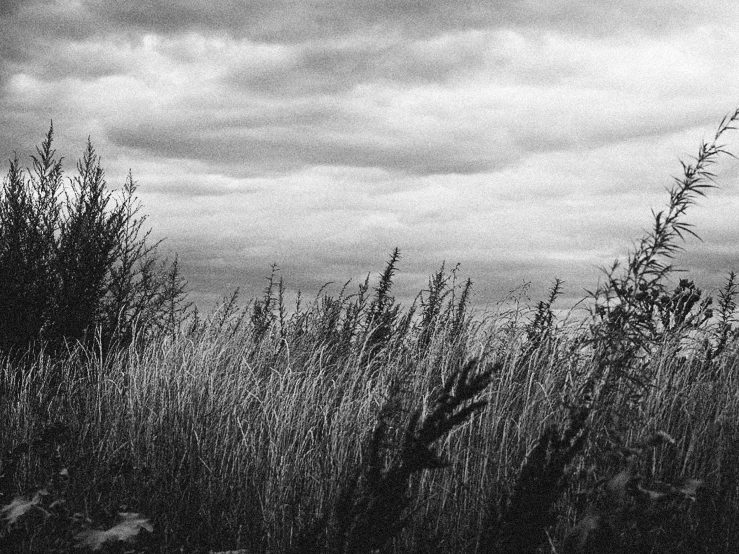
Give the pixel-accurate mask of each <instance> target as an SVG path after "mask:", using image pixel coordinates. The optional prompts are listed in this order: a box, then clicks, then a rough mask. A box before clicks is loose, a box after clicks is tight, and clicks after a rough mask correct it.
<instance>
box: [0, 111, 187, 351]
mask: <svg viewBox="0 0 739 554" xmlns="http://www.w3.org/2000/svg"><path fill="white" fill-rule="evenodd" d="M53 134H54V133H53V125H52V126H51V127H50V128H49V132H48V133H47V135H46V138H45V139H44V141H43V142H42V143H41V146H40V147H37V149H36V151H37V152H36V156H32V157H31V158H32V161H33V164H32V168H30V169H26V170H24V169H22V168H21V166H20V164H19V161H18V158H17V157H16V158H15V159H14V160H12V161H10V168H9V169H8V173H7V175H6V177H5V179H4V181H3V184H2V189H1V190H0V352H2V353H5V354H8V353H13V354H14V355H21V354H23V353H25V352H28V349H29V348H35V349H38V348H41V347H43V348H45V349H47V350H48V351H50V352H59V351H60V350H62V349H66V348H68V347H70V346H73V345H74V344H76V343H77V342H78V341H79V342H82V343H86V344H90V343H91V341H93V340H98V341H99V345H100V346H102V347H103V348H105V349H106V350H109V349H110V348H113V347H116V346H125V345H127V344H129V343H130V341H131V340H132V339H133V336H134V329H136V331H137V333H139V334H140V335H142V336H145V335H148V334H151V333H152V332H160V331H162V330H164V331H172V330H174V327H175V326H176V325H177V324H178V322H179V321H180V320H181V316H182V313H183V311H184V309H185V307H186V306H185V304H184V286H185V283H184V281H183V279H182V278H181V277H180V274H179V270H178V265H177V259H175V260H174V261H172V262H168V261H167V260H162V259H160V258H159V257H158V255H157V253H156V247H157V245H158V243H154V244H152V243H151V242H150V241H148V240H147V239H148V238H149V233H148V232H142V225H143V224H144V222H145V220H146V217H145V216H140V215H139V213H138V212H139V210H140V203H139V201H138V199H137V197H136V194H135V193H136V184H135V182H134V181H133V178H132V176H131V175H130V174H129V176H128V178H127V180H126V183H125V185H124V186H123V188H122V190H120V191H113V192H112V191H110V190H109V189H108V187H107V183H106V181H105V173H104V171H103V169H102V167H101V166H100V159H99V157H98V156H97V154H96V153H95V150H94V148H93V146H92V144H91V142H90V141H89V140H88V143H87V147H86V149H85V152H84V154H83V155H82V158H81V159H80V160H79V161H78V162H77V174H76V175H75V176H74V177H72V178H70V179H68V180H65V179H64V175H63V170H62V160H61V158H59V157H57V156H56V152H55V150H54V149H53V148H52V139H53Z"/></svg>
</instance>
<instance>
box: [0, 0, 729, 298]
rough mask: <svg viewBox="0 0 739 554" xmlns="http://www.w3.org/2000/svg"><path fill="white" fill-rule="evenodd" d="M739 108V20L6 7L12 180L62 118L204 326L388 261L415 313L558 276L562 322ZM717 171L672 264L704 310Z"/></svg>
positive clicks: (84, 4) (540, 286)
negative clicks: (252, 302)
mask: <svg viewBox="0 0 739 554" xmlns="http://www.w3.org/2000/svg"><path fill="white" fill-rule="evenodd" d="M737 105H739V3H736V2H730V1H725V0H717V1H706V2H700V3H699V2H695V1H694V0H674V1H669V0H621V1H620V2H614V1H613V0H608V1H605V0H587V1H586V0H549V1H538V2H537V1H534V0H527V1H523V0H495V1H491V0H484V1H483V0H455V1H451V0H426V1H422V0H414V1H410V0H377V1H375V0H312V1H304V0H242V1H239V2H236V1H233V0H223V1H219V2H214V1H202V0H185V1H177V2H176V1H171V0H137V1H136V2H112V1H107V0H105V1H94V0H76V1H75V0H65V1H62V0H60V1H37V0H2V2H0V156H2V158H3V159H5V160H7V159H9V158H11V157H12V156H13V152H17V153H18V155H19V156H21V157H22V158H23V159H24V161H26V162H28V154H30V153H31V152H32V151H33V147H34V145H36V144H38V143H39V141H40V140H41V139H42V138H43V135H44V133H45V132H46V130H47V129H48V126H49V121H50V120H52V119H53V121H54V127H55V131H56V137H57V143H56V145H57V148H58V150H59V152H60V153H61V154H63V155H64V156H65V158H66V160H67V165H66V167H68V168H69V169H70V170H71V169H72V168H73V162H74V160H75V159H76V158H77V157H78V156H79V155H80V153H81V152H82V149H83V147H84V145H85V141H86V140H87V137H88V136H90V137H91V139H92V141H93V144H94V145H95V147H96V149H97V151H98V153H99V154H100V155H101V156H102V159H103V165H104V167H105V169H106V171H107V177H108V181H109V184H110V185H111V186H113V187H118V186H120V185H122V183H123V181H124V178H125V175H126V173H127V172H128V170H129V169H131V170H132V171H133V174H134V177H135V179H136V180H137V182H138V183H139V186H140V189H139V192H140V197H141V199H142V201H143V202H144V205H145V211H146V213H148V214H149V215H150V219H149V223H150V224H151V226H152V227H153V229H154V235H155V236H156V237H167V241H166V242H165V246H166V248H167V249H169V250H170V251H172V252H177V253H178V254H179V258H180V261H181V263H182V267H183V270H184V274H185V277H186V278H187V279H188V281H189V283H190V290H191V292H192V298H193V299H194V300H196V301H197V302H198V303H199V304H201V305H202V306H208V305H211V304H212V303H213V302H214V301H216V300H217V299H218V298H219V297H221V296H223V295H227V294H229V293H230V292H231V291H232V290H233V289H234V288H235V287H237V286H239V287H241V289H242V292H243V295H244V296H245V297H247V298H250V297H252V296H253V295H255V294H257V293H258V291H259V290H260V289H262V288H263V286H264V282H265V281H264V278H265V276H266V275H267V274H268V273H269V267H270V264H272V263H273V262H274V263H276V264H277V265H278V266H279V267H280V268H281V270H282V274H283V276H284V278H285V281H286V285H287V287H288V289H289V290H291V291H293V292H294V291H295V290H296V289H302V291H303V292H304V293H308V294H314V293H315V292H317V291H318V289H319V288H320V286H321V285H322V284H324V283H326V282H327V281H335V282H337V283H343V282H344V281H346V280H348V279H354V280H355V282H356V281H358V280H360V279H363V277H364V276H365V275H366V274H367V273H368V272H373V273H376V272H377V271H379V270H381V269H382V267H383V264H384V263H385V261H386V259H387V258H388V256H389V254H390V252H391V251H392V249H393V248H394V247H395V246H398V247H399V248H400V250H401V254H402V260H401V264H400V269H401V273H400V274H399V276H398V278H397V281H396V287H397V288H396V293H397V294H398V296H399V297H400V298H402V299H404V300H410V299H411V298H412V297H413V296H414V294H415V293H416V292H418V291H419V290H420V289H421V288H423V287H424V286H425V285H426V283H427V279H428V275H429V274H431V273H432V272H433V271H434V270H435V269H436V268H438V267H439V265H440V264H441V263H442V262H443V261H445V262H446V264H447V267H453V266H454V265H455V264H457V263H460V264H461V268H460V275H461V276H463V277H468V276H469V277H471V278H472V279H473V281H474V283H475V301H476V302H477V303H478V304H482V305H486V304H487V305H490V304H492V303H494V302H495V301H497V300H499V299H501V298H503V297H504V296H505V294H506V292H507V291H510V290H511V289H514V288H516V287H517V286H519V285H520V284H521V283H523V282H526V281H530V282H531V283H532V288H531V294H532V297H533V298H532V299H533V300H536V299H538V297H540V296H541V295H543V294H544V293H545V291H546V288H547V287H548V286H549V284H550V282H551V280H552V279H553V278H554V277H560V278H562V279H564V280H565V282H566V284H565V296H566V298H564V299H563V303H564V304H567V303H572V302H573V301H574V300H575V299H578V298H581V297H582V296H583V289H585V288H592V287H593V286H594V285H595V283H596V281H597V279H598V277H599V271H598V267H599V266H603V265H608V264H609V262H610V261H611V260H613V259H614V257H616V256H619V255H623V254H624V253H625V252H626V251H627V250H628V248H629V247H630V246H631V244H632V240H633V239H635V238H637V237H638V236H639V235H640V234H641V233H642V232H643V230H644V229H645V228H647V227H648V226H649V224H650V208H652V207H654V208H659V207H661V206H662V205H663V203H664V202H665V200H666V194H665V187H666V186H669V185H670V183H671V176H673V175H677V174H678V173H679V171H680V164H679V159H681V158H682V159H688V158H689V156H690V155H692V154H694V153H695V152H696V150H697V147H698V144H699V142H700V141H701V140H702V139H708V138H710V136H711V133H712V131H713V130H714V129H715V126H716V124H717V123H718V122H719V121H720V119H721V117H722V116H723V115H724V114H726V113H727V112H730V111H733V109H734V108H736V107H737ZM737 138H738V137H734V136H727V145H728V146H729V148H730V149H733V151H734V152H739V140H737ZM716 171H717V174H718V182H719V184H720V185H721V190H718V191H715V192H712V193H711V195H710V197H709V198H707V199H705V200H704V201H702V202H701V205H700V206H699V207H697V208H696V209H694V210H693V211H692V212H691V214H690V219H691V221H692V222H694V223H695V224H696V226H697V230H698V231H699V234H700V235H701V236H702V238H703V239H704V241H703V242H702V243H699V242H697V241H695V240H692V241H690V242H689V243H688V244H687V248H686V251H685V252H684V254H683V255H682V256H681V257H679V258H678V260H677V264H678V265H680V266H681V267H684V268H686V269H689V270H690V271H691V274H690V275H691V276H693V277H694V278H696V280H698V281H699V282H700V283H701V284H702V285H703V286H705V287H707V288H711V287H715V286H718V285H719V284H720V283H721V281H722V280H723V279H724V278H725V276H726V273H727V272H728V271H729V270H731V269H734V270H739V248H737V245H738V244H739V225H738V223H739V217H738V216H737V214H739V164H737V163H736V162H733V161H732V160H730V159H728V158H726V159H724V160H723V161H722V163H721V164H720V165H719V166H718V167H716Z"/></svg>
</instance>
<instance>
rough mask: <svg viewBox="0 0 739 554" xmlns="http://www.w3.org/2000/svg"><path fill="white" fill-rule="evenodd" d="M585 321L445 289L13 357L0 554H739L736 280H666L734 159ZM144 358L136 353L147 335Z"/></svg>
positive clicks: (679, 196)
mask: <svg viewBox="0 0 739 554" xmlns="http://www.w3.org/2000/svg"><path fill="white" fill-rule="evenodd" d="M737 117H739V112H736V113H734V114H733V115H732V116H730V117H728V118H727V119H725V120H724V121H723V122H722V124H721V126H720V127H719V129H718V132H717V134H716V140H715V141H714V142H712V143H707V144H703V145H701V148H700V150H699V153H698V155H697V157H696V160H695V163H694V164H691V165H686V166H684V168H683V169H684V171H683V176H682V177H681V178H680V179H677V180H676V181H675V183H674V186H673V188H672V190H671V192H670V198H669V202H668V204H667V207H666V208H665V209H664V210H663V211H661V212H659V213H655V216H654V225H653V228H652V230H651V231H650V232H649V233H647V234H646V235H645V236H644V237H643V238H642V239H641V240H640V241H638V242H637V243H636V244H635V246H634V249H633V251H632V253H631V255H630V256H629V259H628V260H626V261H625V262H624V263H622V264H620V265H618V264H617V265H614V266H613V267H612V268H611V269H609V270H608V271H607V272H605V277H604V278H603V280H602V283H601V284H600V285H599V286H598V287H597V288H596V289H594V290H593V292H592V294H591V296H590V298H588V299H587V300H588V301H587V302H586V303H585V305H586V306H587V309H585V308H583V311H582V313H580V314H575V315H574V316H573V317H570V318H563V317H557V316H556V315H555V309H554V308H555V307H556V301H557V297H558V295H559V294H560V283H559V282H558V281H555V282H554V283H553V285H552V288H551V291H550V294H549V296H548V298H546V299H543V300H542V301H541V302H539V303H538V304H537V305H533V306H528V305H525V304H520V303H517V302H516V301H515V300H514V301H511V302H510V303H507V304H503V305H501V306H499V307H498V308H497V309H495V310H490V311H488V312H486V313H484V314H482V313H475V312H474V311H473V310H471V309H470V307H469V295H470V290H471V284H470V282H469V281H467V282H461V281H458V279H457V275H456V273H455V272H448V271H446V270H445V269H444V268H443V267H442V268H441V269H440V270H439V271H438V272H436V273H435V274H433V275H432V276H431V277H430V278H429V285H428V288H427V289H426V290H424V291H422V292H421V293H419V296H418V298H417V300H416V302H415V303H414V304H413V305H412V306H408V307H401V306H399V305H398V304H397V303H396V302H395V300H394V298H393V295H392V285H393V278H394V275H395V274H396V272H397V271H398V270H399V267H400V262H401V260H400V255H399V253H398V251H395V252H393V253H392V254H391V256H390V258H389V260H388V261H387V263H386V265H385V268H384V270H383V271H382V272H381V274H380V277H379V280H378V281H377V282H376V283H372V284H371V283H370V282H369V281H367V282H365V283H362V284H360V285H359V286H356V285H352V286H347V287H345V289H344V290H342V291H341V292H340V293H339V294H337V295H334V296H330V295H327V294H319V295H318V296H317V297H316V298H315V299H313V300H310V301H305V300H303V301H300V302H299V303H298V304H297V305H295V306H289V307H288V306H285V303H284V298H283V293H282V291H283V287H282V284H281V282H279V281H278V279H277V276H276V274H275V273H273V275H272V278H271V279H270V281H269V285H268V287H267V289H266V290H265V292H264V295H263V297H262V298H260V299H258V300H256V301H254V302H252V303H250V304H249V305H247V306H246V307H239V306H238V302H237V301H236V299H235V298H234V299H232V301H231V302H226V303H224V305H223V306H222V307H221V308H220V309H218V310H215V311H214V312H212V313H210V314H208V315H207V316H198V315H196V314H194V313H190V314H189V315H187V316H185V317H183V318H182V319H181V321H180V322H179V324H178V325H177V326H173V327H171V328H169V329H167V330H166V332H160V333H158V334H154V335H151V334H150V335H147V336H146V337H145V338H142V339H141V340H135V339H134V340H133V341H132V342H131V343H130V344H129V345H128V346H127V347H126V348H122V349H109V348H104V345H103V344H102V342H101V343H99V344H98V347H96V346H95V342H94V341H93V342H92V343H91V345H87V346H77V347H70V348H68V350H67V353H66V354H65V355H63V356H60V355H50V354H46V353H44V351H43V350H41V351H36V352H34V353H29V354H27V355H26V356H23V357H18V356H15V357H13V356H6V357H5V358H4V359H3V361H2V366H1V367H0V394H1V395H2V396H1V397H0V417H1V418H2V421H3V422H4V424H3V425H2V427H0V454H1V456H2V457H1V458H0V471H1V473H0V510H2V517H3V522H2V527H1V528H0V550H1V551H2V552H68V551H85V550H92V551H96V550H97V551H105V552H187V553H190V552H193V553H195V552H224V551H234V550H235V551H239V552H244V553H247V552H248V553H267V552H269V553H283V552H285V553H287V552H291V553H319V552H328V553H365V552H366V553H370V552H382V553H391V552H392V553H394V552H397V553H440V554H441V553H470V554H472V553H480V554H482V553H511V554H513V553H534V552H557V553H604V552H630V553H631V552H655V553H662V552H664V553H668V552H669V553H681V552H684V553H696V552H705V553H709V552H710V553H717V552H727V553H728V552H737V551H739V498H738V497H737V494H738V493H739V489H738V485H739V463H737V460H738V459H739V333H738V332H737V325H736V321H735V315H736V304H735V299H736V293H737V281H736V279H735V277H734V274H733V273H729V274H728V275H727V278H726V283H725V286H724V287H723V289H722V290H721V291H719V293H718V294H717V295H716V296H715V298H714V299H712V301H709V299H708V297H707V296H706V295H705V293H703V291H700V290H699V289H698V288H696V286H695V285H694V284H693V283H692V282H691V281H690V280H688V279H680V280H677V282H676V281H675V280H673V279H671V277H673V276H674V274H673V268H672V266H671V265H670V260H671V258H672V256H673V255H674V254H675V252H676V251H677V250H678V249H679V245H680V242H681V241H682V239H683V238H684V235H685V234H686V233H687V234H690V233H692V231H691V229H690V227H689V226H688V225H687V224H686V223H685V219H684V216H685V212H686V209H687V208H688V207H689V206H690V205H691V204H692V203H693V202H694V201H695V200H696V199H697V197H698V196H700V195H701V194H703V193H704V192H705V191H706V190H707V189H708V188H710V187H711V186H713V185H712V183H711V180H710V178H711V174H710V172H709V166H710V164H711V163H713V162H714V161H715V160H716V159H717V158H718V157H719V156H721V155H722V154H723V153H724V151H723V149H722V147H721V146H720V142H719V141H720V138H721V136H722V134H723V133H724V132H726V131H728V130H730V129H732V128H733V127H732V125H733V124H734V123H735V121H736V119H737ZM134 336H136V335H135V333H134Z"/></svg>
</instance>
